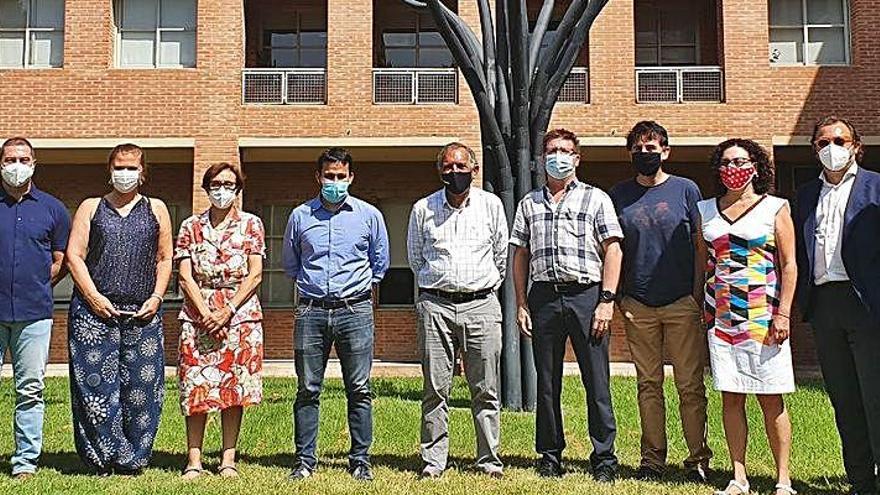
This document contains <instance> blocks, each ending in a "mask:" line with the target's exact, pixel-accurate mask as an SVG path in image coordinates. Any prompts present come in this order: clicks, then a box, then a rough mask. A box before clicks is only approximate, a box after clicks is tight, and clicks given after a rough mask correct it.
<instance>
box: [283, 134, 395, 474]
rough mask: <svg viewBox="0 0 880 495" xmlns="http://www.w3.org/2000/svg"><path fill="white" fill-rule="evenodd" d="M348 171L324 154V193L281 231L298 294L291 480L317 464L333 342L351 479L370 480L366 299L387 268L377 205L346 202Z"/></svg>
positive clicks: (345, 161) (345, 156)
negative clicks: (345, 401) (339, 372)
mask: <svg viewBox="0 0 880 495" xmlns="http://www.w3.org/2000/svg"><path fill="white" fill-rule="evenodd" d="M351 167H352V158H351V154H350V153H349V152H348V151H347V150H345V149H343V148H330V149H329V150H326V151H324V152H323V153H322V154H321V156H320V157H319V158H318V164H317V170H316V171H315V180H316V181H317V182H318V184H319V185H320V186H321V192H320V193H319V195H318V197H316V198H314V199H312V200H310V201H307V202H305V203H303V204H301V205H300V206H298V207H297V208H296V209H294V210H293V212H291V214H290V219H289V220H288V222H287V229H286V230H285V233H284V244H283V247H282V263H283V265H284V270H285V272H287V275H288V276H289V277H290V278H292V279H293V280H294V281H295V282H296V290H297V293H298V294H299V303H298V305H297V308H296V323H295V328H294V362H295V366H296V375H297V377H298V378H299V380H298V382H297V383H298V385H297V392H296V401H295V402H294V405H293V416H294V442H295V444H296V456H295V460H294V468H293V472H292V473H291V474H290V479H292V480H301V479H305V478H308V477H310V476H311V474H312V472H314V470H315V467H316V465H317V456H316V454H315V445H316V443H317V438H318V421H319V416H318V399H319V396H320V394H321V388H322V385H323V381H324V370H325V369H326V368H327V358H328V356H329V355H330V347H331V346H332V345H334V343H335V346H336V354H337V356H338V357H339V362H340V365H341V367H342V377H343V381H344V382H345V393H346V397H347V399H348V428H349V433H350V434H351V450H350V451H349V456H348V461H349V472H350V473H351V475H352V477H353V478H355V479H356V480H361V481H370V480H372V479H373V475H372V472H371V469H370V458H369V454H368V451H369V448H370V444H371V443H372V441H373V412H372V398H371V393H370V368H371V366H372V361H373V305H372V297H371V295H372V288H373V285H374V284H378V283H379V282H380V281H381V280H382V277H384V276H385V272H386V271H387V270H388V263H389V257H388V232H387V230H386V229H385V220H384V219H383V218H382V213H380V212H379V210H378V209H376V207H375V206H373V205H371V204H369V203H367V202H365V201H362V200H360V199H357V198H355V197H352V196H349V194H348V187H349V185H351V183H352V182H353V181H354V173H353V172H352V170H351Z"/></svg>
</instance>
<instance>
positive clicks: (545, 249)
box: [510, 129, 623, 483]
mask: <svg viewBox="0 0 880 495" xmlns="http://www.w3.org/2000/svg"><path fill="white" fill-rule="evenodd" d="M543 145H544V150H543V162H544V167H545V169H546V171H547V185H546V186H545V187H542V188H540V189H536V190H534V191H532V192H531V193H529V194H528V195H527V196H526V197H525V198H523V200H522V201H521V202H520V204H519V207H518V208H517V212H516V218H515V220H514V223H513V232H512V233H511V239H510V243H511V244H513V245H514V246H516V252H515V254H514V257H513V277H514V284H515V286H516V299H517V324H518V325H519V328H520V331H521V332H522V333H523V334H524V335H526V336H528V337H532V339H533V340H532V346H533V347H532V349H533V353H534V357H535V366H536V368H537V373H538V397H537V399H538V407H537V414H536V422H537V425H536V428H537V432H536V437H535V450H537V452H538V454H540V455H541V460H540V462H539V464H538V474H539V475H541V476H544V477H558V476H561V475H562V473H563V469H562V451H563V449H564V448H565V436H564V433H563V428H562V411H561V408H560V393H561V390H562V362H563V359H564V357H565V341H566V340H567V339H569V338H570V339H571V345H572V348H573V349H574V352H575V355H576V356H577V361H578V365H579V367H580V371H581V377H582V380H583V384H584V387H585V388H586V392H587V411H588V416H589V418H588V419H589V432H590V441H591V442H592V444H593V453H592V454H591V455H590V464H591V465H592V467H593V477H594V478H595V479H596V480H597V481H601V482H609V483H610V482H613V481H614V479H615V477H616V474H617V457H616V456H615V454H614V437H615V435H616V431H617V426H616V423H615V420H614V410H613V408H612V406H611V391H610V388H609V368H608V339H609V332H610V326H611V315H612V313H613V312H614V299H615V293H614V291H615V289H616V288H617V282H618V279H619V277H620V266H621V260H622V257H623V256H622V251H621V248H620V241H621V239H622V238H623V231H622V230H621V228H620V225H619V223H618V221H617V214H616V213H615V211H614V206H613V204H612V203H611V198H609V197H608V195H607V194H605V192H603V191H602V190H600V189H598V188H596V187H593V186H590V185H588V184H584V183H583V182H579V181H578V180H577V177H576V176H575V170H576V168H577V166H578V164H579V163H580V148H579V146H578V139H577V136H576V135H575V134H574V133H572V132H570V131H567V130H565V129H555V130H552V131H550V132H548V133H547V134H546V135H545V136H544V141H543ZM529 280H531V282H532V284H531V290H530V291H529V292H528V297H527V296H526V287H527V284H528V281H529Z"/></svg>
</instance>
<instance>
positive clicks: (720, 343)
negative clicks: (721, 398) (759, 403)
mask: <svg viewBox="0 0 880 495" xmlns="http://www.w3.org/2000/svg"><path fill="white" fill-rule="evenodd" d="M708 333H709V361H710V363H711V365H712V378H713V379H714V382H715V390H718V391H721V392H733V393H739V394H789V393H792V392H794V389H795V387H794V369H793V367H792V364H791V346H790V345H789V341H788V340H786V341H785V342H783V343H782V345H772V346H768V345H763V344H762V343H760V342H757V341H754V340H747V341H744V342H740V343H738V344H736V345H733V344H730V343H729V342H725V341H724V340H722V339H720V338H718V337H717V336H715V332H714V331H712V330H710V331H709V332H708Z"/></svg>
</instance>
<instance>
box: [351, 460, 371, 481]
mask: <svg viewBox="0 0 880 495" xmlns="http://www.w3.org/2000/svg"><path fill="white" fill-rule="evenodd" d="M348 472H349V473H351V477H352V478H354V479H355V481H373V472H372V471H371V470H370V465H369V464H366V463H360V464H357V465H355V466H353V467H351V468H349V470H348Z"/></svg>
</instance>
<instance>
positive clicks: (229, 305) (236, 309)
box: [226, 299, 238, 314]
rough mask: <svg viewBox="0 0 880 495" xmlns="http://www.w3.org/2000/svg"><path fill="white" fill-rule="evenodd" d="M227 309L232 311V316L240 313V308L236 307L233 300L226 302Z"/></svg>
mask: <svg viewBox="0 0 880 495" xmlns="http://www.w3.org/2000/svg"><path fill="white" fill-rule="evenodd" d="M226 307H227V308H229V309H230V311H232V314H235V313H238V308H236V307H235V304H233V303H232V300H231V299H227V300H226Z"/></svg>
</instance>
